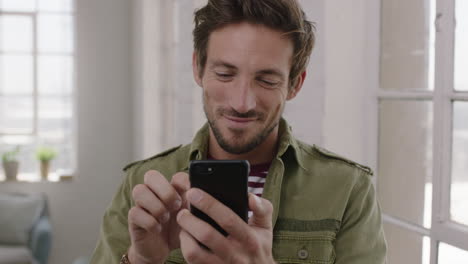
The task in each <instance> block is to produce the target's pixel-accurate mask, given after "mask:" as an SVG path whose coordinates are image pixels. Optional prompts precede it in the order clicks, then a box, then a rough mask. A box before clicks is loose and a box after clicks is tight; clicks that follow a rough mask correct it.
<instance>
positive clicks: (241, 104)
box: [229, 80, 257, 113]
mask: <svg viewBox="0 0 468 264" xmlns="http://www.w3.org/2000/svg"><path fill="white" fill-rule="evenodd" d="M235 86H236V87H234V89H232V90H231V94H230V95H229V97H230V98H229V103H230V106H231V107H232V108H233V109H234V110H236V111H237V112H238V113H247V112H248V111H250V110H253V109H255V107H256V106H257V99H256V96H255V92H254V89H253V88H254V87H253V85H252V83H251V82H250V80H239V81H238V83H237V84H235Z"/></svg>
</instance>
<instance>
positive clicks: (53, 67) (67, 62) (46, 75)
mask: <svg viewBox="0 0 468 264" xmlns="http://www.w3.org/2000/svg"><path fill="white" fill-rule="evenodd" d="M38 63H39V68H38V71H39V94H40V95H50V94H54V95H65V94H70V93H71V91H72V81H73V76H72V71H73V70H72V67H73V66H72V57H70V56H39V58H38Z"/></svg>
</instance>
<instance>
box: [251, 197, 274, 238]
mask: <svg viewBox="0 0 468 264" xmlns="http://www.w3.org/2000/svg"><path fill="white" fill-rule="evenodd" d="M249 208H250V210H251V211H252V213H253V215H252V217H250V219H249V224H250V225H253V226H256V227H261V228H265V229H270V230H271V229H272V228H273V223H272V214H273V205H272V204H271V202H270V201H268V200H267V199H263V198H261V197H258V196H257V195H255V194H253V193H249Z"/></svg>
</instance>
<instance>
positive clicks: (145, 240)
mask: <svg viewBox="0 0 468 264" xmlns="http://www.w3.org/2000/svg"><path fill="white" fill-rule="evenodd" d="M189 188H190V181H189V177H188V175H187V173H183V172H179V173H176V174H175V175H174V176H173V177H172V180H171V182H170V183H169V182H168V181H167V180H166V178H165V177H164V176H163V175H162V174H161V173H159V172H158V171H154V170H151V171H148V172H146V174H145V177H144V184H139V185H137V186H135V187H134V188H133V191H132V197H133V200H134V201H135V206H134V207H132V208H131V209H130V211H129V212H128V223H129V224H128V226H129V227H128V228H129V232H130V238H131V243H132V244H131V246H130V249H129V251H128V258H129V260H130V263H132V264H146V263H164V261H165V260H166V258H167V257H168V256H169V253H170V252H171V251H172V250H174V249H177V248H180V240H179V233H180V227H179V225H178V224H177V221H176V216H177V213H178V212H179V211H180V210H181V209H183V208H188V205H187V202H186V201H187V200H186V199H185V192H186V191H187V190H188V189H189Z"/></svg>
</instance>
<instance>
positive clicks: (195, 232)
mask: <svg viewBox="0 0 468 264" xmlns="http://www.w3.org/2000/svg"><path fill="white" fill-rule="evenodd" d="M177 223H178V224H179V225H180V227H181V228H182V229H184V230H185V231H186V232H187V233H189V234H190V235H191V236H192V237H193V238H195V240H197V241H199V242H200V243H202V244H203V245H205V246H207V247H208V248H209V249H211V250H212V251H213V252H214V253H215V254H216V255H218V256H220V257H221V258H222V259H227V257H228V256H229V255H230V253H232V250H231V247H230V246H229V242H228V240H227V238H226V237H224V236H223V235H222V234H221V233H219V232H218V231H217V230H216V229H214V228H213V227H212V226H211V225H210V224H208V223H207V222H205V221H203V220H201V219H199V218H198V217H196V216H194V215H193V214H192V213H190V212H189V211H188V210H187V209H183V210H181V211H180V212H179V213H178V214H177Z"/></svg>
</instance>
